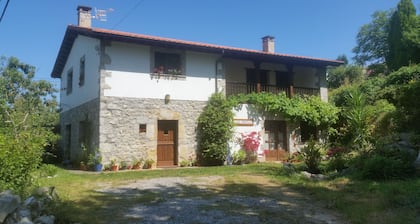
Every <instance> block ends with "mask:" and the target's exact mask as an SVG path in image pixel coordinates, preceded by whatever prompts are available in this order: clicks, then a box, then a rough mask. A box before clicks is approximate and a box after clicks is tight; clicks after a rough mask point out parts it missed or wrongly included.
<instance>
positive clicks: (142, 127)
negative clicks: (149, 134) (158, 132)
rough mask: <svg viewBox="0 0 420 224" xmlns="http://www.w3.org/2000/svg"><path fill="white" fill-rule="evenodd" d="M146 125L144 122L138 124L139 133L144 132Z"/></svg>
mask: <svg viewBox="0 0 420 224" xmlns="http://www.w3.org/2000/svg"><path fill="white" fill-rule="evenodd" d="M146 130H147V125H146V124H140V125H139V133H146Z"/></svg>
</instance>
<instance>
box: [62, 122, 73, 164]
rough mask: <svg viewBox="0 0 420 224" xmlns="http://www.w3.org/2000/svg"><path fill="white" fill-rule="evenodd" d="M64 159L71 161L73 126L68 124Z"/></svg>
mask: <svg viewBox="0 0 420 224" xmlns="http://www.w3.org/2000/svg"><path fill="white" fill-rule="evenodd" d="M64 135H65V137H64V141H65V142H64V150H65V153H64V159H68V160H70V158H71V157H70V152H71V124H67V125H66V126H65V131H64Z"/></svg>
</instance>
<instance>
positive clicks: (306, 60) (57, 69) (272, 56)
mask: <svg viewBox="0 0 420 224" xmlns="http://www.w3.org/2000/svg"><path fill="white" fill-rule="evenodd" d="M77 35H83V36H88V37H93V38H98V39H103V40H112V41H121V42H130V43H138V44H145V45H155V46H163V47H176V48H183V49H190V50H195V51H202V52H209V53H216V54H221V55H223V56H225V57H234V58H242V59H249V60H257V61H261V62H262V61H264V62H265V61H267V62H279V63H294V64H310V65H314V66H324V67H325V66H338V65H341V64H343V62H341V61H336V60H328V59H321V58H313V57H304V56H297V55H290V54H280V53H270V52H265V51H259V50H252V49H245V48H236V47H228V46H222V45H216V44H208V43H200V42H193V41H186V40H178V39H172V38H164V37H157V36H149V35H144V34H136V33H129V32H122V31H115V30H107V29H101V28H84V27H79V26H73V25H69V26H68V27H67V30H66V33H65V35H64V38H63V41H62V43H61V47H60V50H59V53H58V56H57V59H56V62H55V65H54V68H53V71H52V73H51V77H54V78H60V76H61V73H62V71H63V68H64V65H65V62H66V61H67V58H68V55H69V53H70V50H71V48H72V46H73V43H74V40H75V38H76V37H77Z"/></svg>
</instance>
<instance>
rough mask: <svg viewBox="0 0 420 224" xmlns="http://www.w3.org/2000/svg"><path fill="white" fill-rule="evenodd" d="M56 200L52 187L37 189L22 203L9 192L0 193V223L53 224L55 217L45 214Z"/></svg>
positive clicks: (16, 196) (56, 196)
mask: <svg viewBox="0 0 420 224" xmlns="http://www.w3.org/2000/svg"><path fill="white" fill-rule="evenodd" d="M57 200H58V195H57V193H56V192H55V189H54V188H53V187H46V188H39V189H37V190H36V191H35V193H34V194H33V195H32V196H30V197H28V198H27V199H25V200H24V201H22V200H21V198H20V197H19V196H18V195H15V194H13V193H12V192H11V191H4V192H2V193H0V223H4V224H15V223H25V224H31V223H39V224H53V223H54V221H55V217H54V216H53V215H51V214H47V212H48V211H47V209H46V208H47V207H48V206H49V205H50V204H51V203H55V201H57Z"/></svg>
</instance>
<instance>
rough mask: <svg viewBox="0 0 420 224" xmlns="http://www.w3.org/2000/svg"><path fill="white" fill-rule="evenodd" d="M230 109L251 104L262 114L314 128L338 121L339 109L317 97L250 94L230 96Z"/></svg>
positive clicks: (263, 93) (264, 93)
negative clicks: (283, 118) (280, 116)
mask: <svg viewBox="0 0 420 224" xmlns="http://www.w3.org/2000/svg"><path fill="white" fill-rule="evenodd" d="M229 102H230V104H231V106H232V107H236V106H239V105H240V104H253V105H255V106H256V108H257V110H259V111H260V112H261V113H262V114H268V115H272V116H279V115H282V116H283V117H285V118H286V119H289V120H292V121H295V122H299V121H303V122H307V123H308V124H309V125H311V126H315V127H321V128H322V127H328V126H330V125H332V124H334V123H335V122H336V121H337V119H338V112H339V109H338V108H337V107H335V106H334V105H332V104H330V103H328V102H324V101H322V100H321V99H320V98H319V97H317V96H294V97H292V98H289V97H287V96H286V94H285V93H280V94H273V93H266V92H262V93H251V94H239V95H235V96H231V97H230V98H229Z"/></svg>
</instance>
